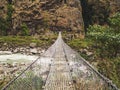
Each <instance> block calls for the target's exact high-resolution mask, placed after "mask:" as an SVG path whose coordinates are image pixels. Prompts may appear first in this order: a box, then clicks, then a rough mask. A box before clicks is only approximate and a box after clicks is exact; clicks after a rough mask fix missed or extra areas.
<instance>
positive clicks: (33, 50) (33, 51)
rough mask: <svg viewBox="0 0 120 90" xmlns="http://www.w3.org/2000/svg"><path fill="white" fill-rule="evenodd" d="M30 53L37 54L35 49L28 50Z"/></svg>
mask: <svg viewBox="0 0 120 90" xmlns="http://www.w3.org/2000/svg"><path fill="white" fill-rule="evenodd" d="M30 53H32V54H37V53H38V51H37V49H36V48H34V49H30Z"/></svg>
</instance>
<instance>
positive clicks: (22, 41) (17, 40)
mask: <svg viewBox="0 0 120 90" xmlns="http://www.w3.org/2000/svg"><path fill="white" fill-rule="evenodd" d="M55 38H56V36H53V37H49V36H46V37H37V38H36V37H32V36H0V44H1V45H2V44H4V43H7V44H8V45H10V46H29V44H30V43H36V44H37V46H42V47H44V46H45V47H46V46H49V45H51V44H52V43H53V42H52V40H53V39H55Z"/></svg>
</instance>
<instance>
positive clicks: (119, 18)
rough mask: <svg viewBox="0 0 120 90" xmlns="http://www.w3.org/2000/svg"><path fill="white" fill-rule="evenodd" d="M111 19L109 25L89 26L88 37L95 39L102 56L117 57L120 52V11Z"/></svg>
mask: <svg viewBox="0 0 120 90" xmlns="http://www.w3.org/2000/svg"><path fill="white" fill-rule="evenodd" d="M109 21H110V25H109V26H100V25H93V26H89V28H88V37H90V38H92V40H93V41H94V43H95V45H96V46H97V48H98V49H99V51H100V56H101V57H105V56H107V57H117V56H118V54H119V52H120V50H119V47H120V13H117V14H115V15H114V16H113V17H111V18H109Z"/></svg>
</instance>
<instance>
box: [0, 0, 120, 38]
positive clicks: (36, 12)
mask: <svg viewBox="0 0 120 90" xmlns="http://www.w3.org/2000/svg"><path fill="white" fill-rule="evenodd" d="M81 3H82V7H81ZM8 4H12V8H13V10H14V11H13V12H12V17H11V18H12V23H11V24H12V25H10V26H12V29H11V30H8V32H10V34H18V35H19V34H21V30H22V27H21V26H22V24H23V23H25V24H26V25H27V27H28V28H29V30H30V35H35V34H38V35H40V34H45V33H46V32H47V34H50V33H51V31H52V32H55V31H59V30H60V31H61V30H62V31H64V32H69V33H70V35H71V36H73V37H81V38H83V37H84V23H85V27H88V25H90V24H95V23H97V24H103V25H104V24H107V23H108V22H107V21H108V20H107V19H108V17H109V16H111V15H113V14H114V13H116V12H120V1H119V0H0V17H2V18H6V16H7V12H9V11H7V8H8ZM82 9H83V10H82ZM82 12H83V15H82ZM82 16H83V18H84V22H83V18H82Z"/></svg>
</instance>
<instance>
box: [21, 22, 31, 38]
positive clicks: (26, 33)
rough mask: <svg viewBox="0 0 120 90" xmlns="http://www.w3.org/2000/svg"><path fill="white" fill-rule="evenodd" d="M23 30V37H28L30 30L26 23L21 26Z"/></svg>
mask: <svg viewBox="0 0 120 90" xmlns="http://www.w3.org/2000/svg"><path fill="white" fill-rule="evenodd" d="M21 28H22V35H23V36H28V35H29V29H28V27H27V25H26V24H25V23H23V24H22V25H21Z"/></svg>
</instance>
